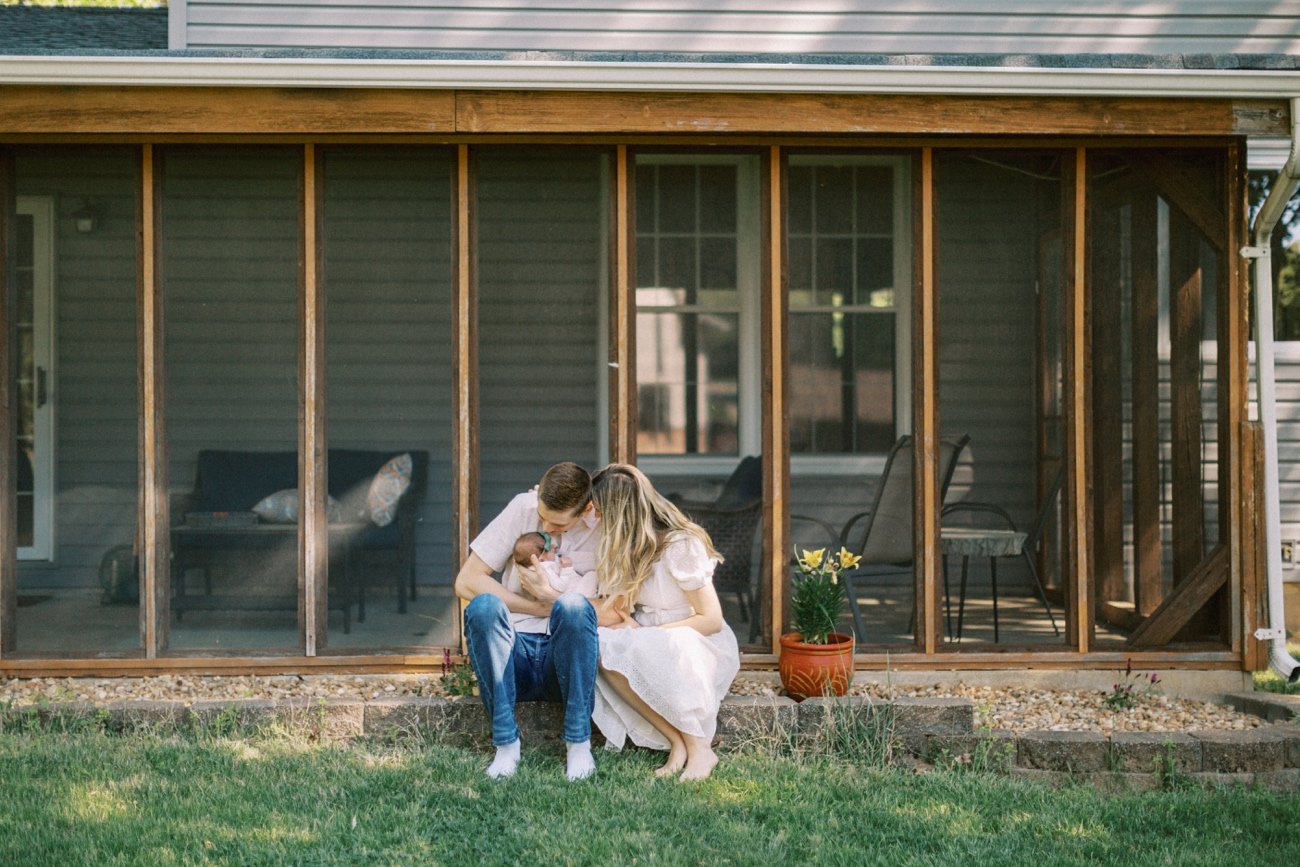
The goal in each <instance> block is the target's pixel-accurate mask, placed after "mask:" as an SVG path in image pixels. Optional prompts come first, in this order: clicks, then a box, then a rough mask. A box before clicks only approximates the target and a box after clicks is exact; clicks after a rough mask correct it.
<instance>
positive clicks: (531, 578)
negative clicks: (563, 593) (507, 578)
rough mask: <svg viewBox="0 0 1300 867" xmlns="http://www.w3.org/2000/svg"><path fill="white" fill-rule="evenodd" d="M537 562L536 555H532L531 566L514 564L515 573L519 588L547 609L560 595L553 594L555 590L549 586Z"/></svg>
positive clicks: (549, 583) (548, 581)
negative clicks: (517, 575) (517, 577)
mask: <svg viewBox="0 0 1300 867" xmlns="http://www.w3.org/2000/svg"><path fill="white" fill-rule="evenodd" d="M538 562H539V561H538V559H537V555H536V554H534V555H533V556H532V565H531V566H520V565H519V564H518V563H516V564H515V571H516V572H517V573H518V574H519V586H520V588H521V589H522V590H523V591H524V592H525V593H527V594H528V595H529V596H531V597H533V598H534V599H536V600H537V601H538V602H541V603H543V604H545V605H546V606H548V607H549V606H551V605H554V604H555V600H556V599H559V598H560V594H559V593H557V592H555V588H554V587H552V586H551V582H550V580H548V579H547V577H546V573H545V572H543V571H542V570H541V569H540V568H539V567H538Z"/></svg>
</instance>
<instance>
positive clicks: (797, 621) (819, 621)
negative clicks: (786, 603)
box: [790, 548, 859, 644]
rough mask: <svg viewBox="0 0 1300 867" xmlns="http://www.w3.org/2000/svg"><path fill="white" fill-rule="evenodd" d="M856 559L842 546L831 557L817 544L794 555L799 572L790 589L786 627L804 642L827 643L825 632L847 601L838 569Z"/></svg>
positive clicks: (832, 624)
mask: <svg viewBox="0 0 1300 867" xmlns="http://www.w3.org/2000/svg"><path fill="white" fill-rule="evenodd" d="M858 559H859V558H857V557H854V556H853V555H852V554H850V553H849V552H848V551H846V550H844V549H843V548H841V549H840V552H839V554H837V555H835V556H833V557H828V556H826V549H825V548H820V549H818V550H816V551H804V552H803V556H802V557H796V558H795V565H796V566H797V567H798V571H799V574H797V575H795V576H794V579H793V582H792V587H791V590H790V628H791V629H793V630H794V631H795V632H798V633H799V634H800V635H802V636H803V641H804V642H805V643H807V644H829V643H830V639H829V636H830V634H831V633H832V632H834V631H835V626H836V624H837V623H838V622H839V619H840V618H841V617H842V616H843V615H844V611H845V607H846V606H847V605H848V596H846V595H845V592H844V582H843V581H842V580H841V579H840V573H841V572H843V571H845V570H846V569H852V568H853V567H854V566H856V565H857V563H858Z"/></svg>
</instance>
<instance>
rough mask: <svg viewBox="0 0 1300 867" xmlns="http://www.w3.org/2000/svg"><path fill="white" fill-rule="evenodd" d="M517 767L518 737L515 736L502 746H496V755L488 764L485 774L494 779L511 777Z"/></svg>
mask: <svg viewBox="0 0 1300 867" xmlns="http://www.w3.org/2000/svg"><path fill="white" fill-rule="evenodd" d="M518 767H519V738H515V739H514V740H513V741H511V742H510V743H508V744H506V745H505V746H504V747H497V754H496V757H495V758H493V759H492V764H490V765H488V769H487V775H488V776H489V777H491V778H492V779H494V780H499V779H501V778H503V777H513V776H514V775H515V770H516V769H517V768H518Z"/></svg>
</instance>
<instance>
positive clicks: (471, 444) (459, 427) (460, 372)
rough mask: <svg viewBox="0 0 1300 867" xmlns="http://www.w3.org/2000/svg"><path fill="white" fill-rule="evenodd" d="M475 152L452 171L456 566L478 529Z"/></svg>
mask: <svg viewBox="0 0 1300 867" xmlns="http://www.w3.org/2000/svg"><path fill="white" fill-rule="evenodd" d="M472 158H473V154H472V153H471V151H470V148H469V146H468V145H458V146H457V147H456V162H455V167H454V169H453V176H452V191H451V192H452V208H453V212H454V214H455V219H454V220H453V221H452V227H453V228H452V233H453V237H452V250H453V252H454V256H453V259H452V262H453V267H452V320H453V323H454V328H455V330H454V331H453V332H452V355H451V357H452V380H453V383H454V387H455V390H456V391H455V394H456V406H455V408H454V411H455V416H454V422H453V425H454V427H453V429H452V478H453V479H454V480H455V483H454V485H455V489H454V491H453V493H452V524H453V526H454V528H455V529H454V530H453V536H452V551H453V556H454V557H455V561H456V562H455V568H456V569H457V570H459V568H460V564H461V563H462V562H464V560H465V558H466V557H468V556H469V543H470V542H471V541H472V540H473V538H474V536H475V534H476V533H477V531H478V525H477V521H478V438H477V434H476V432H477V430H478V384H477V378H478V349H477V345H476V341H477V340H478V298H477V292H476V282H477V268H476V267H475V262H474V250H475V248H476V245H475V237H474V236H475V230H474V221H475V203H474V196H475V189H474V165H473V159H472Z"/></svg>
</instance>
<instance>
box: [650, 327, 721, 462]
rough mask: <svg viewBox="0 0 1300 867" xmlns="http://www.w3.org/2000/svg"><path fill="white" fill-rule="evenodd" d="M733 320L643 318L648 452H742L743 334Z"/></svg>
mask: <svg viewBox="0 0 1300 867" xmlns="http://www.w3.org/2000/svg"><path fill="white" fill-rule="evenodd" d="M738 325H739V317H737V316H735V315H725V314H714V313H710V314H693V313H638V314H637V338H636V339H637V347H636V349H637V385H638V389H639V394H641V395H642V397H643V398H644V399H645V400H646V401H647V402H648V403H647V406H646V407H645V408H643V409H642V411H641V412H639V413H638V425H639V433H638V437H637V451H638V452H640V453H644V454H681V453H683V452H684V453H686V454H718V453H720V454H734V453H735V452H736V448H737V442H738V439H737V437H738V423H739V409H738V397H739V393H738V388H737V386H738V371H737V367H736V358H737V351H736V349H737V347H736V340H737V328H738Z"/></svg>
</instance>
